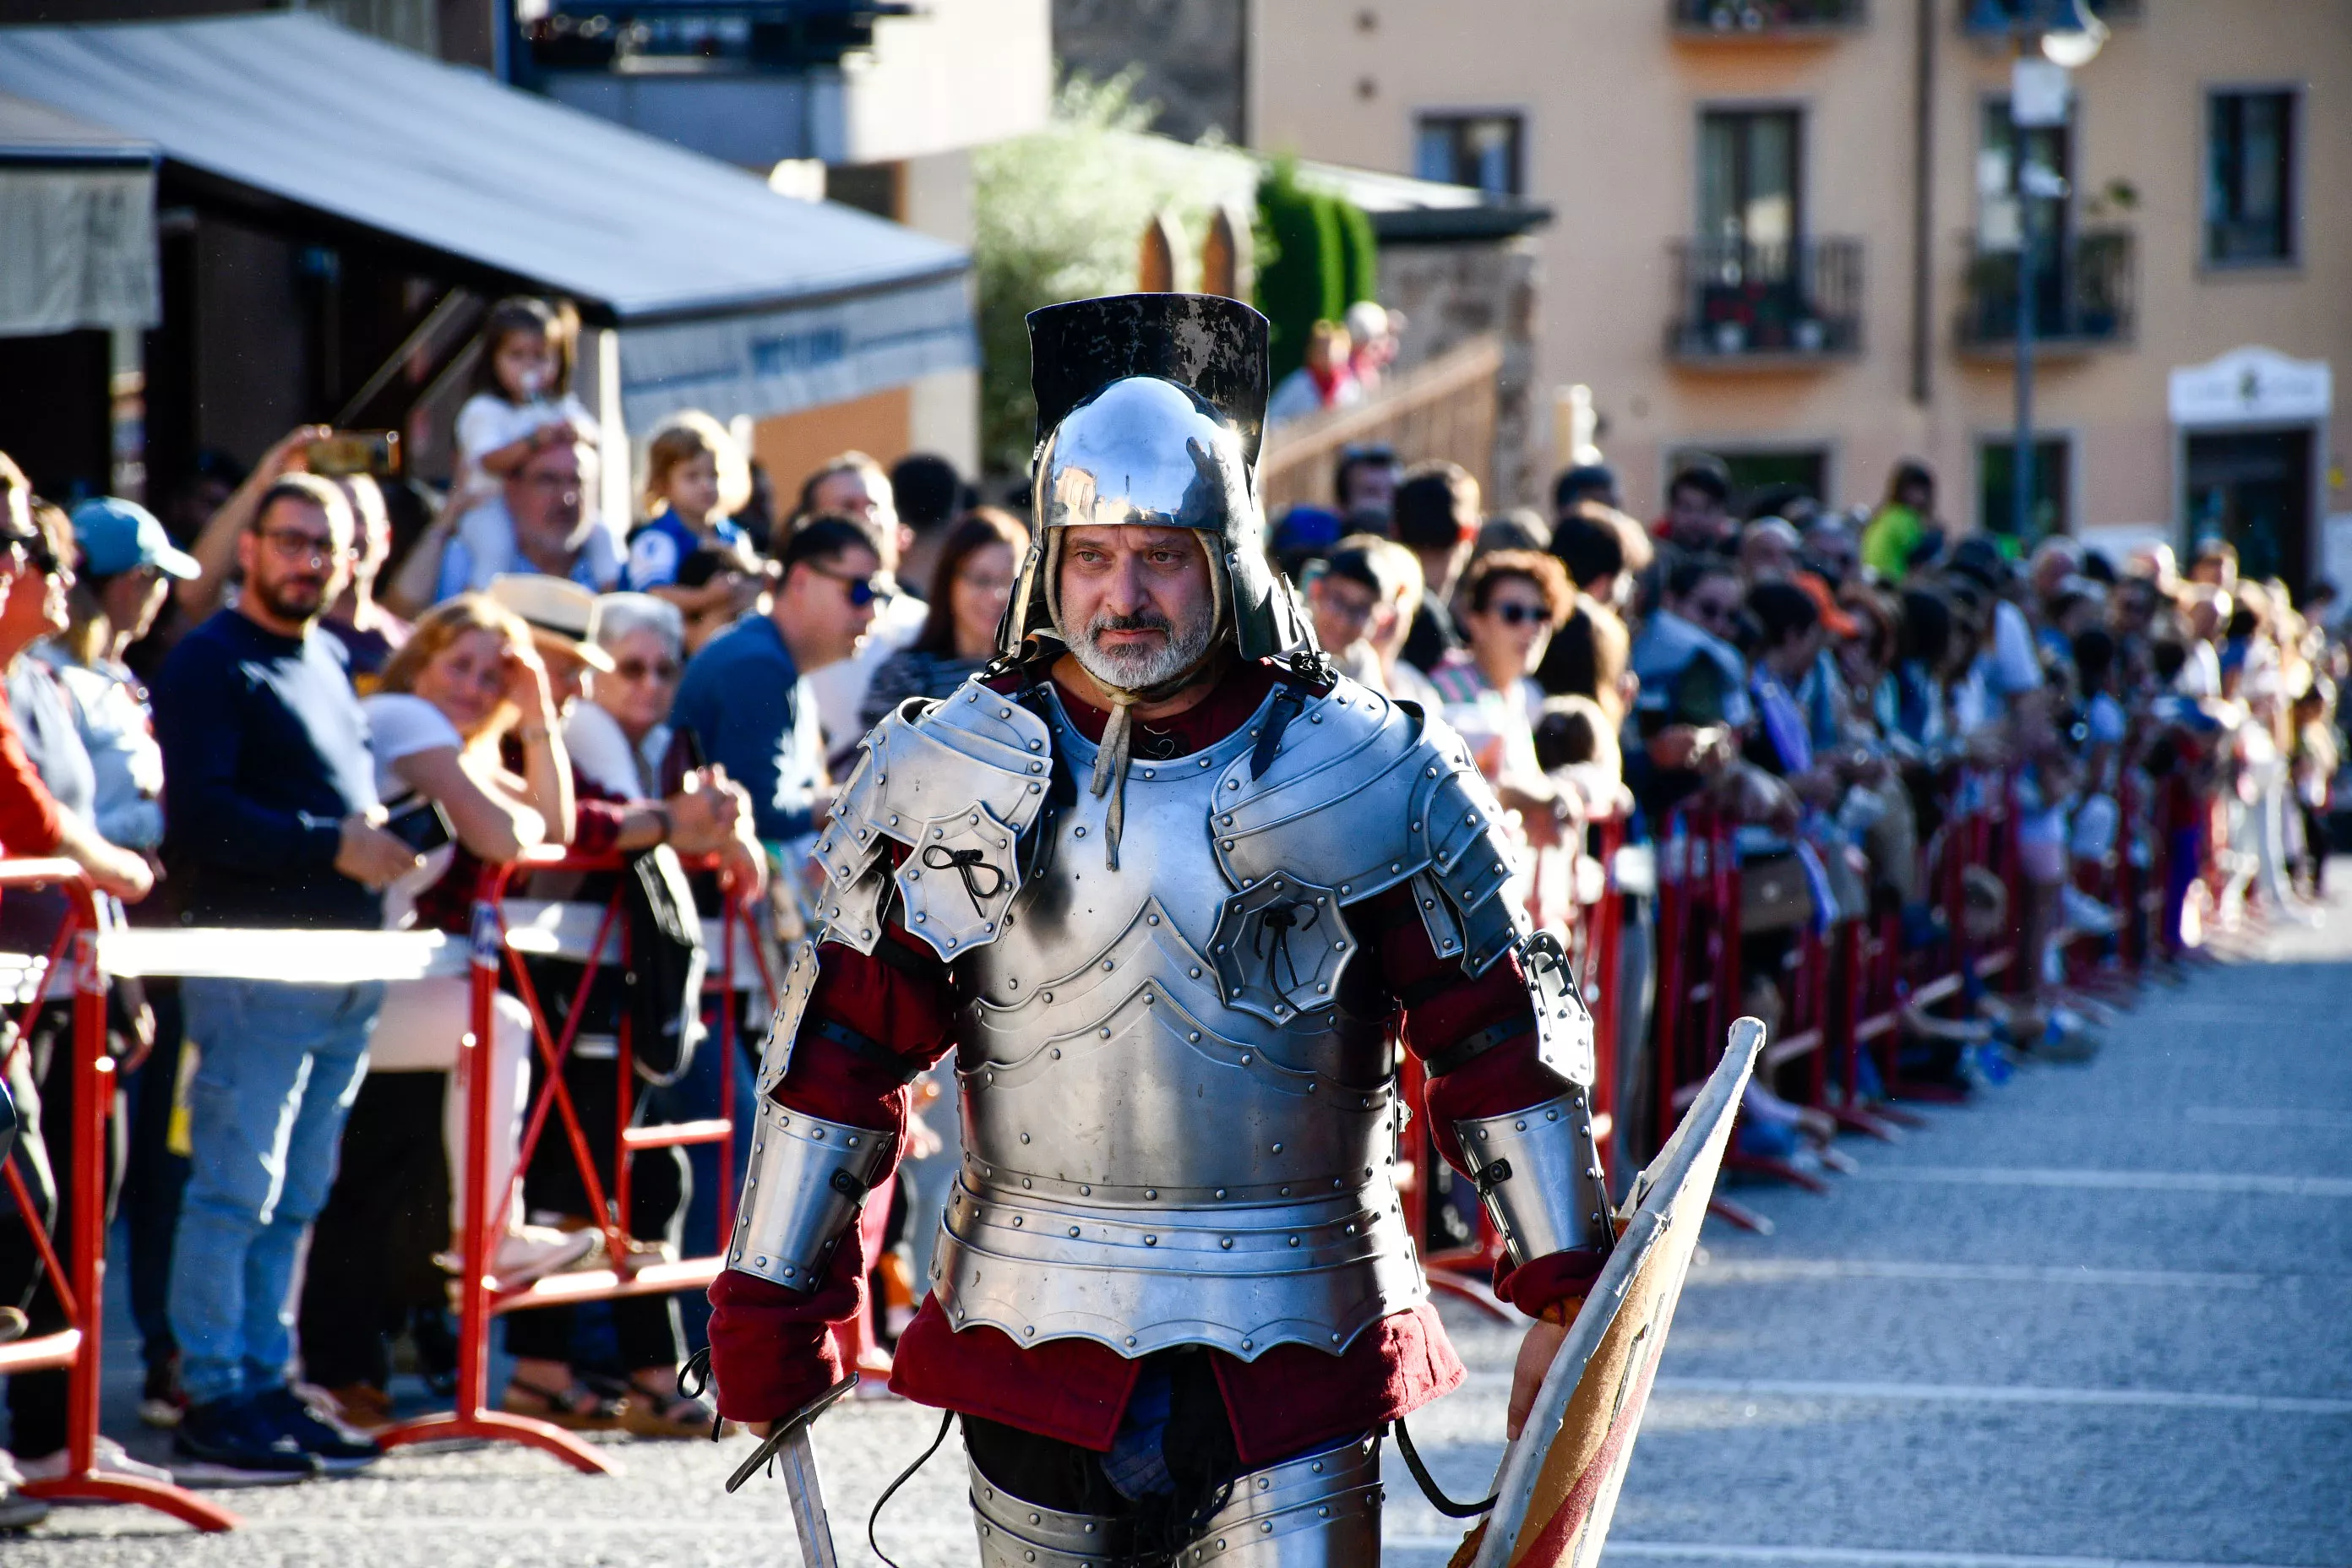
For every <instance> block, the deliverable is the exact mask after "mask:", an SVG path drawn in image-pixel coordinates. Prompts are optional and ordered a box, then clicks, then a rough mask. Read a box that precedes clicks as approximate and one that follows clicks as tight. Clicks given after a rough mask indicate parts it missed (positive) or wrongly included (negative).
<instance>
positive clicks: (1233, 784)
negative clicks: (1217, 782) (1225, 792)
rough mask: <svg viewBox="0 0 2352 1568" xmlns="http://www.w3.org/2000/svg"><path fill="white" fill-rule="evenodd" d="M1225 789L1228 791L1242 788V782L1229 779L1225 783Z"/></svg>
mask: <svg viewBox="0 0 2352 1568" xmlns="http://www.w3.org/2000/svg"><path fill="white" fill-rule="evenodd" d="M1225 787H1226V788H1227V789H1239V788H1241V787H1242V781H1241V780H1239V779H1227V780H1226V781H1225Z"/></svg>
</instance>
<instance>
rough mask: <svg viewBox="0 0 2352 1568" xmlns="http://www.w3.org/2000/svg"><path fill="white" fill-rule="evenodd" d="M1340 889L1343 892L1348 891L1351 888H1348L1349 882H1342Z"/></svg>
mask: <svg viewBox="0 0 2352 1568" xmlns="http://www.w3.org/2000/svg"><path fill="white" fill-rule="evenodd" d="M1339 890H1340V891H1341V892H1343V893H1344V892H1347V891H1348V890H1349V889H1348V884H1347V883H1345V882H1342V883H1340V884H1339Z"/></svg>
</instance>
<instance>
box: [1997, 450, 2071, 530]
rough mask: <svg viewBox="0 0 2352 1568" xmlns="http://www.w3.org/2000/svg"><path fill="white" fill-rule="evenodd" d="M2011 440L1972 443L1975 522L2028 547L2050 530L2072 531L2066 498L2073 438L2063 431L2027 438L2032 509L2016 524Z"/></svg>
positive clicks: (2013, 455)
mask: <svg viewBox="0 0 2352 1568" xmlns="http://www.w3.org/2000/svg"><path fill="white" fill-rule="evenodd" d="M2016 451H2017V443H2016V442H2015V441H2012V440H1989V441H1981V442H1979V443H1978V445H1977V523H1978V526H1979V527H1980V528H1982V529H1984V530H1985V531H1987V532H1988V533H1992V534H1996V535H1999V536H2000V537H2002V538H2005V539H2011V540H2014V541H2016V542H2017V547H2018V548H2019V549H2020V550H2031V549H2032V548H2033V546H2035V545H2036V544H2039V543H2041V542H2042V541H2043V540H2044V539H2047V538H2049V537H2050V536H2051V535H2052V534H2053V533H2072V532H2074V509H2073V507H2072V506H2071V505H2070V504H2069V501H2068V497H2070V496H2071V495H2072V494H2073V493H2074V443H2073V442H2072V441H2071V440H2069V439H2068V438H2067V437H2063V436H2039V437H2035V438H2034V442H2033V500H2032V508H2033V510H2032V515H2031V516H2029V517H2028V518H2027V519H2026V520H2025V526H2024V528H2022V529H2020V528H2019V527H2018V526H2017V506H2016V501H2017V468H2016V459H2015V454H2016Z"/></svg>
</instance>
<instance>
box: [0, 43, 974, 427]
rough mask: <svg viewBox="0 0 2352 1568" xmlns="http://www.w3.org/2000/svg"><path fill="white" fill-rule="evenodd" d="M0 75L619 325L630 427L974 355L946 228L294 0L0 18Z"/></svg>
mask: <svg viewBox="0 0 2352 1568" xmlns="http://www.w3.org/2000/svg"><path fill="white" fill-rule="evenodd" d="M0 90H5V91H6V92H11V93H16V94H18V95H20V96H22V97H24V98H26V99H30V100H36V101H37V102H39V103H42V104H46V105H47V106H49V107H51V108H53V109H62V110H69V111H70V112H71V113H72V114H74V115H75V116H78V117H79V118H81V119H83V120H85V121H90V122H92V123H93V124H96V125H99V126H102V127H105V128H106V129H107V130H109V131H111V132H119V133H125V134H129V135H132V136H137V137H142V138H145V139H148V140H150V141H152V142H153V143H154V144H155V145H156V146H157V147H159V148H160V149H161V152H162V156H163V160H164V167H165V172H166V176H167V183H168V181H169V180H170V179H171V177H172V176H173V175H174V174H177V173H180V172H185V173H186V174H187V175H188V179H189V183H190V184H191V185H192V186H193V187H195V188H200V189H202V190H204V191H205V193H206V195H207V198H208V199H214V200H217V201H218V202H220V203H221V204H223V205H227V206H229V207H231V208H235V207H236V206H237V205H239V204H240V203H244V204H246V205H251V206H252V207H253V208H254V209H255V210H256V212H257V213H264V212H268V211H269V210H270V209H275V213H276V216H277V217H278V221H279V222H281V223H282V222H283V221H284V220H285V218H286V217H287V216H289V214H288V212H287V209H288V207H289V205H290V206H291V207H292V208H294V209H295V212H294V214H293V215H291V216H296V217H298V218H299V216H301V215H302V214H304V213H308V214H310V215H315V216H316V218H317V219H318V220H319V221H320V225H321V226H322V227H324V228H325V229H327V230H328V232H330V233H332V232H335V231H337V230H341V231H343V232H346V233H352V232H354V231H356V236H357V237H361V238H364V237H368V236H376V237H387V238H389V239H391V240H394V241H396V242H400V243H403V244H404V245H405V246H407V247H412V248H414V249H419V250H422V251H424V252H425V253H427V254H426V256H425V258H424V259H425V260H426V261H428V262H431V263H432V264H433V265H434V266H436V267H439V268H442V269H444V270H446V271H447V272H448V273H449V275H450V277H451V280H452V281H458V282H467V283H469V284H471V285H472V286H475V287H478V288H481V289H485V290H489V291H497V290H503V289H524V290H530V291H536V292H546V293H551V294H561V295H563V296H566V297H568V298H570V299H572V300H575V301H576V302H577V303H578V304H579V306H580V308H581V310H582V312H583V315H585V316H586V317H587V318H588V319H589V320H590V321H592V322H595V323H598V324H603V325H610V326H617V327H618V328H619V329H620V332H621V343H622V359H623V365H624V367H625V368H624V381H625V384H635V386H636V388H637V389H638V390H636V391H634V392H625V409H626V413H627V417H628V421H629V423H630V424H632V425H639V424H640V423H641V422H650V421H652V420H654V419H656V418H658V417H659V416H661V415H662V414H665V413H667V412H669V411H671V410H672V409H674V408H677V407H682V406H687V405H688V404H689V403H691V404H693V405H697V406H700V407H703V408H707V409H709V411H711V412H712V413H714V414H717V415H719V416H720V417H722V418H724V417H729V416H734V415H738V414H744V415H751V416H755V417H756V416H762V415H768V414H776V413H784V412H789V411H790V410H792V409H793V408H798V407H805V406H808V405H811V404H813V403H818V402H829V401H834V400H836V399H839V398H844V397H854V396H857V395H862V394H865V393H868V392H874V391H878V390H880V389H882V388H884V387H888V386H894V385H899V384H904V383H906V382H908V381H909V380H912V379H914V378H915V377H917V376H920V375H925V374H931V373H933V372H936V371H942V370H956V369H963V368H967V367H969V366H971V364H972V363H975V361H976V358H977V353H976V346H975V342H974V339H973V335H972V329H971V312H970V310H969V308H968V306H967V305H966V304H965V295H964V277H965V274H966V273H967V271H968V270H969V268H970V265H971V261H970V258H969V257H968V256H967V254H966V253H965V252H964V251H963V250H961V248H959V247H955V246H952V245H949V244H947V243H945V242H943V241H940V240H937V239H933V238H931V237H928V236H926V235H922V234H918V233H916V232H915V231H914V230H912V229H908V228H905V227H903V226H899V225H898V224H893V223H889V222H887V221H885V220H883V219H881V218H877V217H873V216H868V215H866V214H865V213H861V212H857V211H856V210H854V209H852V208H849V207H845V206H841V205H835V204H830V203H819V202H801V201H794V200H793V199H791V198H790V197H786V196H781V195H777V194H776V193H774V192H773V191H771V190H770V189H768V187H767V184H765V182H764V181H762V180H761V178H760V177H758V176H757V175H754V174H749V173H747V172H745V171H743V170H740V169H737V168H735V167H733V166H731V165H730V164H726V163H719V162H718V161H716V160H715V159H710V158H706V157H703V156H702V155H700V154H698V153H690V152H688V151H686V150H684V149H682V148H679V147H676V146H673V145H671V144H669V143H668V142H661V141H657V140H656V139H654V138H652V137H649V136H644V135H640V134H638V133H636V132H632V131H626V130H624V129H622V128H620V127H618V126H614V125H612V124H609V123H607V122H605V121H602V120H598V119H595V118H593V117H592V116H589V115H585V114H580V113H577V112H574V111H573V110H568V109H565V108H563V107H562V106H561V105H559V104H555V103H551V102H550V101H549V100H546V99H543V98H540V97H538V96H536V95H535V94H531V93H528V92H522V91H520V90H517V89H512V88H509V87H505V86H503V85H501V84H499V83H498V82H495V81H493V80H491V79H488V77H486V76H484V75H482V74H481V73H480V72H478V71H475V70H468V69H465V68H460V67H456V66H447V65H443V64H441V63H439V62H437V61H436V60H432V59H429V58H425V56H422V55H417V54H414V53H411V52H410V51H408V50H405V49H402V48H398V47H394V46H392V45H389V44H384V43H380V42H378V41H376V40H374V39H373V38H369V37H362V35H360V34H357V33H353V32H350V31H347V30H346V29H344V28H341V27H339V26H334V25H333V24H332V23H330V22H327V21H325V20H323V19H321V18H320V17H318V16H310V15H303V14H283V13H281V14H272V15H265V16H225V17H212V18H205V19H200V20H194V21H182V22H139V23H120V24H112V25H106V26H43V27H7V28H0ZM423 269H425V268H420V270H423ZM950 301H952V303H953V307H954V308H953V309H950ZM688 328H692V329H694V330H693V331H690V332H689V331H686V329H688ZM721 340H725V341H729V342H733V343H734V345H735V356H734V361H733V363H732V367H731V369H730V370H728V371H726V373H724V374H722V373H721V364H720V360H721V357H722V356H721V355H719V353H717V352H716V347H715V345H716V344H717V343H718V342H720V341H721ZM685 375H697V376H700V377H701V378H702V379H701V380H700V382H699V383H698V390H697V391H696V392H695V393H694V394H693V395H692V396H691V397H688V396H687V395H685V394H684V393H683V392H682V391H680V390H679V389H680V388H681V387H682V386H683V385H684V384H685V383H684V382H683V381H681V380H680V379H679V378H680V377H681V376H685Z"/></svg>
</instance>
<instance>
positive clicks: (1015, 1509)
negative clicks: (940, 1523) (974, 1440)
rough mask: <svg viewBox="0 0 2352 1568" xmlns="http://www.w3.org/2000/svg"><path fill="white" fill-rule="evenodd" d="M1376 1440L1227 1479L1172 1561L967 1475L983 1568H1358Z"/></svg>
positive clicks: (1107, 1519)
mask: <svg viewBox="0 0 2352 1568" xmlns="http://www.w3.org/2000/svg"><path fill="white" fill-rule="evenodd" d="M1381 1498H1382V1492H1381V1458H1380V1443H1379V1440H1378V1439H1377V1438H1372V1437H1358V1438H1351V1439H1349V1441H1347V1442H1345V1443H1340V1444H1337V1445H1335V1446H1333V1447H1328V1448H1323V1449H1318V1450H1317V1451H1316V1452H1314V1453H1310V1454H1301V1455H1299V1456H1298V1457H1297V1458H1293V1459H1285V1460H1283V1461H1281V1462H1280V1463H1278V1464H1274V1465H1268V1466H1266V1467H1265V1468H1263V1469H1256V1470H1250V1471H1247V1472H1245V1473H1244V1474H1242V1475H1240V1476H1237V1477H1235V1478H1234V1483H1233V1489H1232V1491H1231V1492H1230V1494H1229V1495H1228V1496H1227V1499H1226V1500H1225V1502H1224V1504H1223V1507H1221V1508H1219V1509H1218V1510H1216V1511H1215V1512H1214V1513H1213V1514H1211V1515H1210V1516H1209V1518H1208V1519H1207V1521H1204V1522H1203V1523H1202V1526H1201V1528H1200V1530H1199V1531H1198V1532H1197V1533H1195V1534H1194V1536H1193V1537H1192V1540H1190V1541H1188V1542H1185V1543H1184V1544H1183V1545H1182V1546H1181V1547H1180V1548H1178V1549H1177V1551H1176V1552H1175V1553H1174V1555H1173V1556H1172V1557H1171V1556H1167V1555H1163V1554H1162V1553H1161V1552H1150V1551H1146V1550H1143V1549H1142V1548H1143V1547H1144V1545H1145V1543H1143V1542H1139V1540H1138V1539H1137V1534H1136V1531H1135V1526H1134V1523H1133V1521H1131V1520H1128V1519H1120V1518H1117V1517H1113V1516H1108V1515H1101V1514H1083V1513H1064V1512H1061V1511H1059V1510H1054V1509H1049V1508H1044V1507H1041V1506H1039V1505H1037V1504H1035V1503H1030V1502H1024V1500H1021V1499H1019V1498H1017V1497H1014V1496H1013V1494H1012V1493H1010V1492H1008V1491H1006V1490H1005V1489H1003V1487H1001V1486H998V1485H996V1484H995V1483H994V1482H992V1481H991V1480H990V1479H988V1478H987V1477H986V1476H984V1475H982V1473H981V1471H980V1468H979V1467H978V1466H976V1465H975V1466H973V1467H972V1469H971V1506H972V1512H973V1514H974V1516H975V1518H974V1523H975V1525H976V1526H977V1528H978V1530H979V1532H980V1560H981V1563H982V1565H983V1568H1163V1565H1168V1568H1207V1565H1208V1564H1210V1563H1219V1564H1222V1565H1223V1568H1361V1565H1362V1564H1365V1563H1377V1562H1379V1561H1380V1556H1381Z"/></svg>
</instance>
